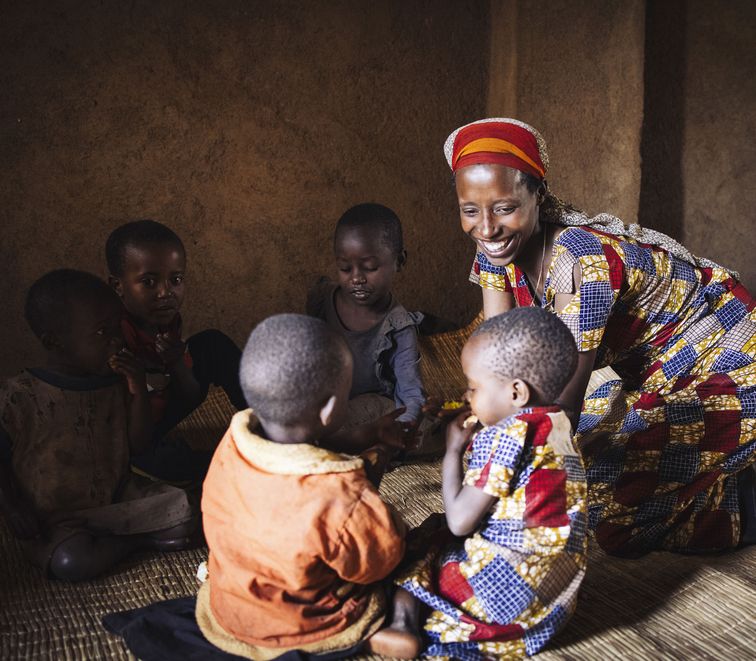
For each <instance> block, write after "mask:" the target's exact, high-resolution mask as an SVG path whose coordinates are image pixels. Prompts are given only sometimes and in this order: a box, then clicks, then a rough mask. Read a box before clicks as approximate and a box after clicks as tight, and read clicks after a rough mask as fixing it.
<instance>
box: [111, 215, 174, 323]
mask: <svg viewBox="0 0 756 661" xmlns="http://www.w3.org/2000/svg"><path fill="white" fill-rule="evenodd" d="M105 258H106V259H107V262H108V270H109V271H110V285H111V286H112V287H113V289H115V291H116V293H117V294H118V296H120V297H121V300H122V301H123V304H124V306H125V307H126V309H127V310H128V311H129V312H130V313H131V314H132V315H133V316H134V317H135V318H136V319H137V320H138V321H140V322H142V323H143V324H144V325H145V326H148V327H153V328H161V327H165V326H168V325H169V324H170V323H171V322H172V321H173V319H174V318H175V316H176V314H177V313H178V311H179V309H180V308H181V304H182V303H183V302H184V273H185V271H186V252H185V250H184V244H183V243H182V242H181V239H180V238H179V237H178V235H177V234H176V233H175V232H174V231H173V230H171V229H169V228H168V227H166V226H165V225H161V224H160V223H157V222H155V221H154V220H136V221H134V222H131V223H126V224H125V225H121V226H120V227H119V228H118V229H116V230H114V231H113V232H112V233H111V235H110V236H109V237H108V240H107V243H106V244H105Z"/></svg>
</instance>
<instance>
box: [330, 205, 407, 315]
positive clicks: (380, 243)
mask: <svg viewBox="0 0 756 661" xmlns="http://www.w3.org/2000/svg"><path fill="white" fill-rule="evenodd" d="M333 251H334V254H335V257H336V267H337V268H338V270H339V284H340V285H341V287H342V289H343V290H344V292H345V293H346V294H347V295H348V296H349V297H350V300H353V301H354V302H355V303H357V304H358V305H365V306H368V307H370V306H375V305H380V303H382V302H383V301H384V300H385V299H386V297H387V296H388V295H389V294H390V293H391V282H392V280H393V277H394V273H396V272H397V271H399V270H400V269H401V268H402V266H404V264H405V262H406V261H407V251H406V250H405V249H404V241H403V239H402V224H401V223H400V222H399V218H398V217H397V215H396V214H395V213H394V212H393V211H392V210H391V209H389V208H388V207H384V206H382V205H380V204H358V205H357V206H356V207H352V208H351V209H349V210H348V211H346V213H344V215H343V216H341V218H339V222H338V223H337V224H336V231H335V233H334V237H333Z"/></svg>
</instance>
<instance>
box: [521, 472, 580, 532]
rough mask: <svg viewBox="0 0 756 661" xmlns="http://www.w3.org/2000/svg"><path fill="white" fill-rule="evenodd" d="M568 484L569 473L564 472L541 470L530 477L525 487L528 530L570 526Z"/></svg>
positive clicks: (525, 519)
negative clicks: (566, 487)
mask: <svg viewBox="0 0 756 661" xmlns="http://www.w3.org/2000/svg"><path fill="white" fill-rule="evenodd" d="M566 484H567V473H566V472H565V471H563V470H550V469H547V468H541V469H539V470H537V471H535V472H534V473H533V474H532V475H531V476H530V480H529V481H528V484H527V485H526V487H525V515H524V517H523V520H524V521H525V525H526V526H527V527H528V528H537V527H541V526H547V527H549V528H559V527H560V526H566V525H568V524H569V522H570V519H569V517H568V516H567V491H566V489H565V486H566Z"/></svg>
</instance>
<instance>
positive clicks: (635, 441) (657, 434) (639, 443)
mask: <svg viewBox="0 0 756 661" xmlns="http://www.w3.org/2000/svg"><path fill="white" fill-rule="evenodd" d="M667 443H669V424H668V423H666V422H662V423H659V424H656V425H652V426H651V427H649V428H648V429H643V430H641V431H637V432H634V433H633V434H632V435H631V436H630V438H628V439H627V449H628V450H663V449H664V447H665V446H666V445H667Z"/></svg>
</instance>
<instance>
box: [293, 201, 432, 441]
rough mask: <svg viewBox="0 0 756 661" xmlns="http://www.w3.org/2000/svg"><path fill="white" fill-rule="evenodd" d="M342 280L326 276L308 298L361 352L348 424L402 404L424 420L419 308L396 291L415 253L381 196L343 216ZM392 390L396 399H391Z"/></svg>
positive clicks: (410, 418)
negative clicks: (402, 299) (393, 290)
mask: <svg viewBox="0 0 756 661" xmlns="http://www.w3.org/2000/svg"><path fill="white" fill-rule="evenodd" d="M333 249H334V254H335V257H336V267H337V269H338V283H332V282H329V281H328V280H326V279H322V280H321V281H320V282H318V284H317V285H316V286H315V287H314V288H313V289H312V290H311V291H310V293H309V294H308V298H307V314H309V315H311V316H313V317H317V318H319V319H323V320H325V322H326V323H327V324H328V325H329V326H330V327H331V328H333V329H334V330H335V331H336V332H337V333H339V334H340V335H341V336H342V337H343V338H344V339H345V340H346V342H347V345H348V346H349V349H350V350H351V352H352V356H353V359H354V374H353V378H352V388H351V390H350V392H349V397H350V399H352V400H354V398H357V397H360V396H361V395H365V394H368V393H377V394H378V395H380V396H381V397H380V399H379V398H377V397H376V396H375V395H373V396H372V397H360V398H359V399H357V400H354V401H352V402H351V403H350V411H349V416H348V418H347V426H348V427H351V426H354V425H356V424H359V423H361V422H368V421H370V420H374V419H375V418H377V417H379V416H381V415H383V414H385V413H387V412H388V411H390V410H392V409H394V408H401V407H404V408H405V409H406V410H405V411H404V413H402V414H401V415H400V416H399V418H398V420H399V421H400V422H405V423H408V424H410V425H413V426H414V425H416V424H417V423H418V421H419V419H420V414H421V409H422V407H423V404H424V403H425V393H424V392H423V384H422V381H421V379H420V368H419V362H420V354H419V352H418V348H417V327H418V325H419V324H420V322H421V321H422V319H423V315H422V314H420V313H419V312H407V310H405V309H404V308H403V307H402V305H401V304H400V303H399V302H398V301H397V300H396V298H395V297H394V296H393V295H392V293H391V283H392V281H393V279H394V274H395V273H398V272H399V271H400V270H401V269H402V267H403V266H404V264H405V263H406V261H407V251H406V250H405V249H404V242H403V240H402V225H401V223H400V222H399V218H397V216H396V214H395V213H394V212H393V211H392V210H391V209H388V208H387V207H384V206H382V205H380V204H360V205H357V206H356V207H352V208H351V209H349V210H348V211H347V212H346V213H344V215H343V216H341V218H340V219H339V222H338V223H337V224H336V231H335V234H334V238H333ZM387 398H388V399H387Z"/></svg>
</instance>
